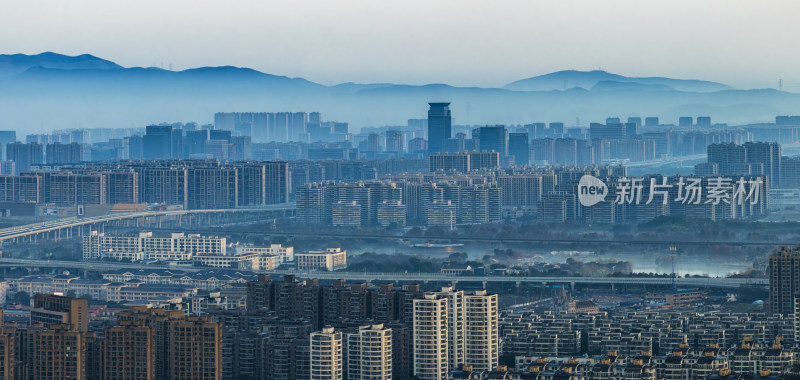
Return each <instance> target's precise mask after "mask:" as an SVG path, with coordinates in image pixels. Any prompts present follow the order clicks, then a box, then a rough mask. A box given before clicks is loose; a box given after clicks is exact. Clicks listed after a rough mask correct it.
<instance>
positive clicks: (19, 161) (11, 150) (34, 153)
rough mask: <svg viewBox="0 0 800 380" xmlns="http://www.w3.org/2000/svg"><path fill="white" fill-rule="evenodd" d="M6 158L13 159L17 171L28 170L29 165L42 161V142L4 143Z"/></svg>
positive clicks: (38, 163)
mask: <svg viewBox="0 0 800 380" xmlns="http://www.w3.org/2000/svg"><path fill="white" fill-rule="evenodd" d="M6 159H7V160H9V161H14V163H15V164H16V167H17V172H23V171H26V170H30V168H31V165H40V164H42V162H44V151H43V149H42V144H39V143H29V144H24V143H21V142H14V143H10V144H6Z"/></svg>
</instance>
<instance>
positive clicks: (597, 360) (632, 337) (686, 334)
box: [465, 310, 798, 379]
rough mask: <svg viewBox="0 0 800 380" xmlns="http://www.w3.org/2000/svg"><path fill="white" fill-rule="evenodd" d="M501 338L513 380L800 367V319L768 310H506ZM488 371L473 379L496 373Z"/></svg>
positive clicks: (704, 374)
mask: <svg viewBox="0 0 800 380" xmlns="http://www.w3.org/2000/svg"><path fill="white" fill-rule="evenodd" d="M500 335H501V341H502V342H503V345H502V355H504V356H505V357H514V362H515V368H514V370H513V371H514V372H516V373H517V374H516V375H510V376H511V377H505V378H522V379H527V378H532V379H541V378H562V377H544V376H547V374H550V376H564V377H563V378H569V379H621V378H622V379H712V378H714V377H710V376H718V375H723V376H728V375H731V374H732V375H734V376H738V377H721V378H726V379H727V378H737V379H742V378H747V379H751V378H759V377H756V376H761V375H766V374H773V375H783V374H791V373H797V370H798V368H797V360H796V356H795V349H794V347H795V343H794V342H795V340H794V337H795V326H794V322H793V318H791V317H784V316H781V315H770V314H764V313H749V314H745V313H725V312H692V311H678V310H673V311H664V310H657V311H656V310H653V311H634V312H622V313H608V312H590V313H552V312H545V313H533V312H516V311H504V312H502V313H501V316H500ZM509 371H511V370H510V369H509ZM481 376H483V375H481V374H476V375H475V376H473V377H465V378H476V379H482V378H491V377H481ZM515 376H516V377H515ZM748 376H749V377H748Z"/></svg>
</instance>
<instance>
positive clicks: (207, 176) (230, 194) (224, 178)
mask: <svg viewBox="0 0 800 380" xmlns="http://www.w3.org/2000/svg"><path fill="white" fill-rule="evenodd" d="M186 178H187V186H186V187H187V198H188V202H187V203H188V207H189V208H190V209H229V208H236V205H237V204H238V197H239V192H238V191H237V188H236V187H237V185H238V183H237V182H238V176H237V171H236V168H232V167H206V168H190V169H188V173H187V177H186Z"/></svg>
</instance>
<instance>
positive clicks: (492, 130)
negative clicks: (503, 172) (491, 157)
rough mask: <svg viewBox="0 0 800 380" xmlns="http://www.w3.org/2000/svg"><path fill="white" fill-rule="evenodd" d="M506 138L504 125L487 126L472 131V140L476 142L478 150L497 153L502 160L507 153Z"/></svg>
mask: <svg viewBox="0 0 800 380" xmlns="http://www.w3.org/2000/svg"><path fill="white" fill-rule="evenodd" d="M507 137H508V136H507V131H506V127H505V126H504V125H494V126H489V125H487V126H485V127H479V128H477V129H474V130H473V131H472V138H473V139H475V140H478V149H480V150H481V151H486V152H497V153H499V154H500V157H501V158H503V159H505V157H506V153H507V151H508V149H507V146H508V145H507V142H506V139H507Z"/></svg>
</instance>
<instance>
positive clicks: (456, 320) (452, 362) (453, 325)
mask: <svg viewBox="0 0 800 380" xmlns="http://www.w3.org/2000/svg"><path fill="white" fill-rule="evenodd" d="M433 294H435V295H436V296H437V297H439V298H444V299H447V338H448V342H447V343H448V344H447V360H448V362H449V367H450V369H451V370H460V369H461V367H462V366H463V365H464V363H465V362H464V360H465V359H464V357H465V353H466V346H465V343H466V328H465V327H466V326H465V322H466V314H465V309H464V291H462V290H455V288H453V287H452V286H447V287H443V288H442V290H441V291H439V292H434V293H433Z"/></svg>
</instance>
